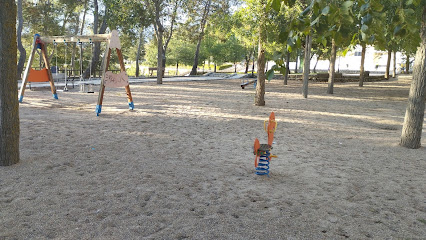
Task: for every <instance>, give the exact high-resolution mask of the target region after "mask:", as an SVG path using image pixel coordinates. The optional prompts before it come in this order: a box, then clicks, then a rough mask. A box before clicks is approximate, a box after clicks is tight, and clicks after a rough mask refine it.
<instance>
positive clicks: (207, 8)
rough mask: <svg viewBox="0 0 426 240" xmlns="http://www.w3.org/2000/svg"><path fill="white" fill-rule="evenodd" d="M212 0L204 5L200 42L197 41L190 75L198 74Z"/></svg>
mask: <svg viewBox="0 0 426 240" xmlns="http://www.w3.org/2000/svg"><path fill="white" fill-rule="evenodd" d="M211 2H212V0H207V1H206V5H205V7H204V12H203V17H202V19H201V23H200V27H201V31H200V35H199V36H198V42H197V49H196V50H195V56H194V65H193V66H192V70H191V73H190V74H189V75H197V68H198V58H199V55H200V47H201V41H202V40H203V36H204V29H205V27H206V23H207V18H208V16H209V13H210V5H211Z"/></svg>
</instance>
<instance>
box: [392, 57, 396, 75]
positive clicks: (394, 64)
mask: <svg viewBox="0 0 426 240" xmlns="http://www.w3.org/2000/svg"><path fill="white" fill-rule="evenodd" d="M392 77H393V78H395V77H396V51H394V52H393V72H392Z"/></svg>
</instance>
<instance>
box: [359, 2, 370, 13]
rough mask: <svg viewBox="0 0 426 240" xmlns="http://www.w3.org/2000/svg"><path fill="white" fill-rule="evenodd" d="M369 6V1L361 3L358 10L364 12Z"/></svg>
mask: <svg viewBox="0 0 426 240" xmlns="http://www.w3.org/2000/svg"><path fill="white" fill-rule="evenodd" d="M369 7H370V3H366V4H363V5H362V6H361V9H360V12H365V11H367V9H368V8H369Z"/></svg>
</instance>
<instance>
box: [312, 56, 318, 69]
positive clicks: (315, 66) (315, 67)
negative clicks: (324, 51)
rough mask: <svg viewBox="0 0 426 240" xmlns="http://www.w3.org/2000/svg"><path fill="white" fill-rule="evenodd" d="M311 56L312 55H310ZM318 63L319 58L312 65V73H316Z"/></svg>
mask: <svg viewBox="0 0 426 240" xmlns="http://www.w3.org/2000/svg"><path fill="white" fill-rule="evenodd" d="M312 56H313V55H312ZM318 61H319V56H317V61H316V62H315V65H314V73H317V65H318Z"/></svg>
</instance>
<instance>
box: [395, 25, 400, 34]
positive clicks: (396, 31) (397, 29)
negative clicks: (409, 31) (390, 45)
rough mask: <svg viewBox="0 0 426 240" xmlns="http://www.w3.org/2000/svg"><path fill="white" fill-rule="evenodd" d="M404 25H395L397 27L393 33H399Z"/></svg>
mask: <svg viewBox="0 0 426 240" xmlns="http://www.w3.org/2000/svg"><path fill="white" fill-rule="evenodd" d="M401 29H402V26H400V25H398V26H396V27H395V29H394V30H393V34H394V35H398V33H399V32H400V31H401Z"/></svg>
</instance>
